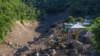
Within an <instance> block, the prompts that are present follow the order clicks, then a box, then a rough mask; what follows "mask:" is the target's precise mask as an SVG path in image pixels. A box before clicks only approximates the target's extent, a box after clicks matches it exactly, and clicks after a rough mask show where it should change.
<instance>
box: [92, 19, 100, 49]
mask: <svg viewBox="0 0 100 56" xmlns="http://www.w3.org/2000/svg"><path fill="white" fill-rule="evenodd" d="M93 23H94V24H93V27H92V32H93V33H94V36H93V39H92V42H93V46H94V47H95V48H96V49H97V50H99V51H100V17H97V18H95V19H94V22H93Z"/></svg>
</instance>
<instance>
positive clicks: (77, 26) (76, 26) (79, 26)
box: [71, 23, 85, 28]
mask: <svg viewBox="0 0 100 56" xmlns="http://www.w3.org/2000/svg"><path fill="white" fill-rule="evenodd" d="M71 28H85V27H84V26H82V25H81V24H78V23H77V24H74V25H73V26H72V27H71Z"/></svg>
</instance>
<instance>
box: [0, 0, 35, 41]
mask: <svg viewBox="0 0 100 56" xmlns="http://www.w3.org/2000/svg"><path fill="white" fill-rule="evenodd" d="M36 17H37V15H36V12H35V8H33V7H29V6H28V5H27V4H25V3H24V2H22V1H21V0H0V42H1V41H2V40H3V39H4V37H5V35H7V34H8V33H9V32H10V29H11V27H12V25H13V24H14V22H15V21H16V20H20V21H23V20H36Z"/></svg>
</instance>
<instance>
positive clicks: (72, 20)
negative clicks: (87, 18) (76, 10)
mask: <svg viewBox="0 0 100 56" xmlns="http://www.w3.org/2000/svg"><path fill="white" fill-rule="evenodd" d="M65 22H67V23H75V18H74V17H73V16H68V17H67V18H66V19H65Z"/></svg>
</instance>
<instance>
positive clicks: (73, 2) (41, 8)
mask: <svg viewBox="0 0 100 56" xmlns="http://www.w3.org/2000/svg"><path fill="white" fill-rule="evenodd" d="M99 9H100V0H0V42H1V41H2V40H3V39H4V37H5V35H7V34H8V33H9V31H10V29H11V26H12V25H13V23H14V22H15V21H16V20H21V21H22V20H36V19H38V17H39V16H40V15H39V14H41V13H55V12H61V11H64V10H67V11H68V15H70V16H73V17H85V16H89V17H91V18H96V19H95V20H94V22H93V23H94V24H93V28H92V31H93V33H94V35H95V36H94V37H95V38H94V39H93V41H94V42H93V43H94V45H95V47H96V48H98V49H100V47H99V46H100V38H99V37H100V35H99V34H100V17H99V16H100V10H99Z"/></svg>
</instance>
